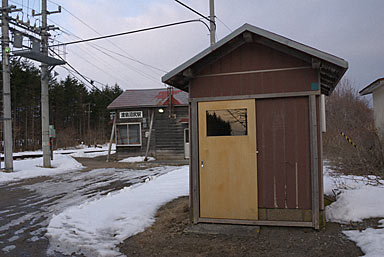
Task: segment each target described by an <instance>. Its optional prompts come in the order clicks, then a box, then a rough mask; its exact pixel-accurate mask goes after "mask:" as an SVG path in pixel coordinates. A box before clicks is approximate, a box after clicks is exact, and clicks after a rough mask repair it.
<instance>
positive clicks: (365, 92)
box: [359, 78, 384, 95]
mask: <svg viewBox="0 0 384 257" xmlns="http://www.w3.org/2000/svg"><path fill="white" fill-rule="evenodd" d="M381 86H384V78H380V79H377V80H375V81H374V82H372V83H371V84H369V85H368V86H366V87H365V88H363V89H362V90H361V91H360V92H359V93H360V95H368V94H372V93H373V91H375V90H376V89H378V88H379V87H381Z"/></svg>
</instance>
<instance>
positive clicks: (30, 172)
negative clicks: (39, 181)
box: [0, 154, 83, 183]
mask: <svg viewBox="0 0 384 257" xmlns="http://www.w3.org/2000/svg"><path fill="white" fill-rule="evenodd" d="M42 166H43V158H42V157H40V158H35V159H25V160H16V161H13V172H11V173H5V172H0V183H1V182H8V181H12V180H20V179H26V178H33V177H40V176H51V175H54V174H58V173H64V172H70V171H74V170H78V169H81V168H83V166H82V165H81V164H80V163H79V162H77V161H76V160H75V159H73V158H72V157H71V156H67V155H61V154H54V155H53V161H51V166H52V167H53V168H43V167H42Z"/></svg>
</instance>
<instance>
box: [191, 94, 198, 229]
mask: <svg viewBox="0 0 384 257" xmlns="http://www.w3.org/2000/svg"><path fill="white" fill-rule="evenodd" d="M190 110H191V120H190V124H191V130H190V132H191V131H192V133H190V135H191V158H190V169H191V174H192V176H191V177H190V179H191V180H192V192H191V196H192V201H193V222H194V223H197V222H198V220H199V218H200V193H199V185H200V181H199V131H198V110H197V102H195V101H192V102H191V107H190Z"/></svg>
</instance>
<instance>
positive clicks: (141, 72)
mask: <svg viewBox="0 0 384 257" xmlns="http://www.w3.org/2000/svg"><path fill="white" fill-rule="evenodd" d="M78 47H79V49H81V46H78ZM92 48H94V49H95V50H97V51H99V52H101V53H102V54H104V55H106V56H107V57H109V58H111V59H112V60H114V61H117V62H119V63H120V64H123V65H124V66H126V67H127V68H128V69H130V70H132V71H134V72H136V73H138V74H139V75H141V76H143V77H144V78H147V79H150V80H152V81H154V82H155V83H159V81H160V80H158V79H157V78H155V77H153V76H151V75H149V74H147V73H145V72H143V71H141V70H139V69H137V68H135V67H133V66H131V65H129V64H128V63H125V62H123V61H121V60H119V59H118V58H116V57H114V56H112V55H110V54H108V53H107V52H106V51H104V50H101V49H99V48H102V47H99V46H97V45H92ZM102 49H103V48H102ZM71 51H73V50H71ZM82 51H84V52H88V51H87V50H85V49H83V50H82ZM92 57H93V58H97V55H93V56H92ZM82 59H83V60H86V59H85V58H82ZM104 62H105V61H104ZM106 66H107V67H108V65H106ZM113 77H115V76H113ZM115 78H116V77H115ZM119 80H121V78H120V79H119ZM125 80H129V79H123V80H121V81H125ZM131 83H132V82H131Z"/></svg>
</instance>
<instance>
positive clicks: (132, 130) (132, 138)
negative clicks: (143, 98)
mask: <svg viewBox="0 0 384 257" xmlns="http://www.w3.org/2000/svg"><path fill="white" fill-rule="evenodd" d="M128 135H129V140H128V141H129V144H130V145H138V144H140V124H129V125H128Z"/></svg>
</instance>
